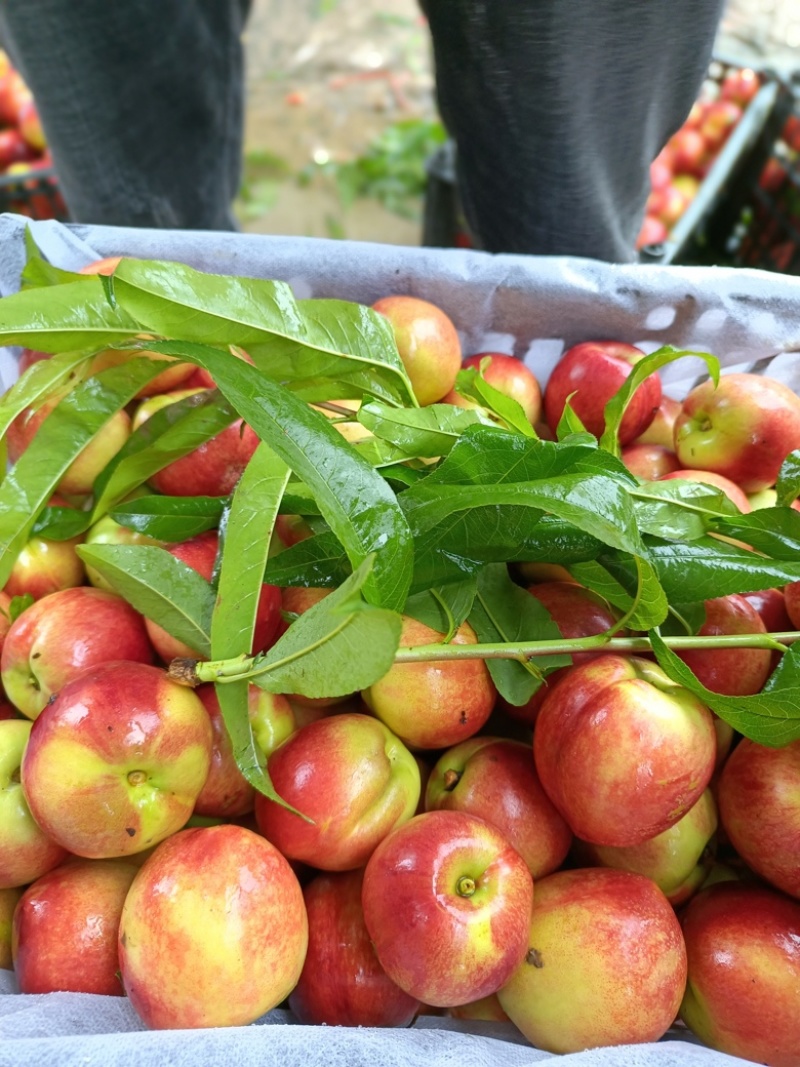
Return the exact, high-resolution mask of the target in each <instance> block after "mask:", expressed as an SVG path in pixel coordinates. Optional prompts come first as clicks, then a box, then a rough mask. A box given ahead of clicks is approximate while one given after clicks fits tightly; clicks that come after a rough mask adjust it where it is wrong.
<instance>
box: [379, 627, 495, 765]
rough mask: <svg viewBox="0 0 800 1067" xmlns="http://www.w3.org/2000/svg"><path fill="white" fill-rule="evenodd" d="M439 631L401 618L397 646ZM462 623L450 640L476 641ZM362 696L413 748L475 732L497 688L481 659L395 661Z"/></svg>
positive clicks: (428, 639) (426, 640) (434, 638)
mask: <svg viewBox="0 0 800 1067" xmlns="http://www.w3.org/2000/svg"><path fill="white" fill-rule="evenodd" d="M443 640H444V634H441V633H439V632H438V631H436V630H432V629H431V628H430V626H425V624H424V623H421V622H418V621H417V620H416V619H412V618H410V617H408V616H404V617H403V628H402V631H401V633H400V646H401V648H409V647H413V646H415V645H427V644H435V643H437V642H441V641H443ZM477 640H478V639H477V636H476V635H475V631H474V630H473V629H472V627H471V626H470V625H469V623H462V625H461V626H460V627H459V629H458V631H457V632H456V634H455V636H454V637H453V639H452V641H451V644H454V645H466V644H476V643H477ZM362 696H363V697H364V700H365V701H366V703H367V704H368V706H369V707H370V709H371V710H372V712H373V714H375V715H376V716H377V717H378V718H379V719H380V720H381V721H382V722H384V723H385V724H386V725H387V726H388V727H389V729H390V730H392V731H393V732H394V733H395V734H397V736H398V737H399V738H400V739H401V740H402V741H404V742H405V744H407V745H410V746H411V747H412V748H422V749H427V748H450V747H451V746H452V745H457V744H458V743H459V742H460V741H465V740H466V739H467V738H468V737H472V736H473V735H474V734H476V733H477V732H478V731H479V730H480V729H481V727H482V726H484V724H485V723H486V720H487V719H488V718H489V715H490V714H491V712H492V709H493V708H494V704H495V700H496V698H497V690H496V689H495V687H494V683H493V682H492V678H491V675H490V674H489V670H488V668H487V666H486V664H485V662H484V661H483V660H481V659H471V660H451V661H449V662H448V661H442V660H431V661H428V662H419V663H395V664H394V666H393V667H391V668H390V669H389V671H387V673H386V674H385V675H384V676H383V678H381V679H380V680H379V681H377V682H376V683H375V684H374V685H372V686H371V687H370V688H369V689H365V690H364V692H363V694H362Z"/></svg>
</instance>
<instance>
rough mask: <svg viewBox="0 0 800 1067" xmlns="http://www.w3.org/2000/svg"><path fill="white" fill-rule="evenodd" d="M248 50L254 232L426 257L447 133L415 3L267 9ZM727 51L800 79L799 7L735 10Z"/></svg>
mask: <svg viewBox="0 0 800 1067" xmlns="http://www.w3.org/2000/svg"><path fill="white" fill-rule="evenodd" d="M245 47H246V55H247V70H248V73H247V86H248V94H247V116H246V160H245V182H244V188H243V196H242V199H241V200H240V203H239V205H238V214H239V218H240V220H241V224H242V228H243V229H245V230H247V231H250V232H256V233H282V234H301V235H305V236H314V237H320V236H323V237H348V238H351V239H356V240H373V241H386V242H389V243H395V244H418V243H419V241H420V236H421V223H420V215H421V206H422V197H421V193H420V181H421V176H422V175H421V171H422V162H423V160H424V159H425V158H426V156H427V155H428V154H429V153H430V151H431V150H432V148H433V147H434V142H433V141H432V134H434V133H436V132H438V131H437V130H436V128H432V126H433V124H434V123H435V122H436V108H435V103H434V93H433V77H432V72H431V57H430V49H429V40H428V35H427V29H426V26H425V23H424V21H423V19H422V18H421V16H420V13H419V8H418V6H417V3H416V0H255V2H254V6H253V11H252V15H251V18H250V21H249V23H248V27H247V32H246V35H245ZM717 51H718V52H719V53H720V54H722V55H723V56H725V57H730V58H732V59H734V60H741V62H742V63H743V64H744V63H768V64H771V65H776V66H779V67H781V68H784V69H788V68H790V67H792V66H795V67H797V66H800V5H798V3H797V0H728V6H727V9H726V13H725V16H724V18H723V21H722V24H721V26H720V34H719V39H718V43H717ZM380 137H382V138H383V143H381V144H380V146H379V147H378V148H377V149H375V148H374V147H373V148H372V150H371V149H370V146H371V145H374V142H375V139H376V138H380ZM359 190H361V191H366V192H368V193H369V194H371V195H367V196H364V195H357V194H358V192H359ZM387 204H388V206H386V205H387Z"/></svg>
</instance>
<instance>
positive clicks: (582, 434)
mask: <svg viewBox="0 0 800 1067" xmlns="http://www.w3.org/2000/svg"><path fill="white" fill-rule="evenodd" d="M574 395H575V394H574V393H570V395H569V396H568V397H567V399H566V401H565V403H564V410H563V411H562V412H561V418H560V419H559V420H558V426H556V440H557V441H559V442H561V443H563V442H564V441H567V440H569V439H570V438H591V439H592V441H594V443H595V446H596V445H597V438H596V437H595V436H594V434H590V433H589V431H588V430H587V429H586V427H585V426H584V425H583V423H582V422H581V418H580V415H578V413H577V411H575V409H574V408H573V406H572V404H570V400H571V399H572V397H573V396H574Z"/></svg>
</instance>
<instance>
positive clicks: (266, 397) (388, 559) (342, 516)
mask: <svg viewBox="0 0 800 1067" xmlns="http://www.w3.org/2000/svg"><path fill="white" fill-rule="evenodd" d="M150 347H152V348H153V349H154V350H157V351H159V352H164V354H166V355H175V356H182V357H185V358H187V359H189V360H191V361H192V362H195V363H198V364H199V365H200V366H201V367H205V368H206V370H208V371H209V372H210V374H211V375H212V377H213V378H214V381H215V382H216V383H217V385H218V387H219V389H220V390H221V392H222V393H223V394H224V395H225V396H226V397H227V399H228V400H229V401H230V403H231V404H232V405H233V407H234V408H235V409H236V410H237V411H238V412H239V414H240V415H241V416H242V418H243V419H244V420H245V422H247V423H248V425H249V426H251V427H252V429H253V430H255V432H256V433H257V434H258V436H259V437H260V438H261V440H262V441H265V442H266V443H267V444H269V445H270V446H271V448H272V449H273V450H274V451H275V452H276V453H277V454H278V455H279V456H280V457H281V459H282V460H283V461H284V462H285V463H286V464H288V466H289V467H291V469H292V470H293V471H294V472H295V473H296V474H297V476H298V477H299V478H301V479H302V480H303V481H304V482H305V483H306V485H308V487H309V489H310V490H311V492H312V493H313V494H314V498H315V500H316V501H317V504H318V505H319V509H320V511H321V513H322V515H323V516H324V518H325V519H326V521H327V522H328V525H329V526H330V527H331V529H332V530H333V532H334V533H335V534H336V536H337V537H338V538H339V540H340V542H341V543H342V545H343V547H344V549H345V551H346V552H347V555H348V558H349V559H350V561H351V564H352V565H353V566H354V567H358V566H359V565H360V564H361V563H362V562H363V561H364V559H366V557H367V556H369V555H370V554H371V553H373V552H375V553H377V555H376V559H375V565H374V567H372V568H370V571H369V572H368V575H367V578H366V584H365V587H364V593H365V596H366V597H367V599H368V600H370V602H373V603H376V604H381V605H385V606H386V607H389V608H395V609H397V610H399V609H400V608H401V607H402V606H403V604H404V603H405V599H406V596H407V594H408V589H409V585H410V581H411V568H412V553H413V546H412V540H411V532H410V530H409V528H408V524H407V522H406V519H405V517H404V515H403V513H402V511H401V510H400V507H399V505H398V503H397V498H396V497H395V495H394V493H393V492H392V490H391V489H390V488H389V486H388V485H387V483H386V482H385V481H384V479H383V478H381V476H380V474H378V473H377V472H376V471H375V470H374V469H373V468H372V467H371V466H370V465H369V464H368V463H367V462H366V461H365V460H363V459H362V458H361V457H360V456H359V455H358V454H357V453H356V451H355V450H354V449H353V448H352V447H351V446H350V445H348V444H347V442H346V441H345V440H344V439H343V438H342V436H341V434H340V433H338V432H337V430H336V429H335V428H334V427H333V426H331V425H330V423H329V421H328V419H326V418H325V416H324V415H321V414H320V413H319V412H318V411H314V410H312V409H310V408H309V407H308V406H307V405H306V404H304V403H303V402H302V401H300V400H298V399H297V398H296V397H294V396H292V395H291V393H289V392H287V390H286V389H284V388H282V386H280V385H277V384H276V383H275V382H272V381H270V380H269V379H267V378H265V377H264V375H263V374H261V373H260V372H259V371H258V370H257V369H256V368H255V367H252V366H250V364H248V363H245V362H244V361H242V360H240V359H235V358H233V357H231V356H230V355H226V354H224V353H221V352H217V351H216V350H215V349H212V348H207V347H205V346H201V345H191V344H185V343H183V342H181V343H167V344H162V345H152V346H150Z"/></svg>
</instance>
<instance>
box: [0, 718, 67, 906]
mask: <svg viewBox="0 0 800 1067" xmlns="http://www.w3.org/2000/svg"><path fill="white" fill-rule="evenodd" d="M31 728H32V724H31V723H30V722H29V721H28V720H27V719H2V720H0V890H5V889H15V888H17V887H18V886H25V885H28V883H29V882H33V881H35V880H36V879H37V878H39V877H40V876H41V875H43V874H45V873H46V872H47V871H49V870H52V868H53V867H56V866H57V865H58V864H59V863H61V861H62V860H64V859H66V856H67V853H66V851H65V850H64V849H63V848H62V847H61V846H60V845H57V844H56V842H55V841H52V840H51V839H50V838H49V837H48V836H47V834H46V833H45V832H44V830H42V828H41V827H40V826H39V825H38V824H37V823H36V821H35V820H34V818H33V816H32V815H31V812H30V809H29V807H28V804H27V801H26V800H25V794H24V793H23V791H22V786H21V784H20V764H21V763H22V757H23V754H24V752H25V747H26V745H27V744H28V739H29V738H30V734H31Z"/></svg>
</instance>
